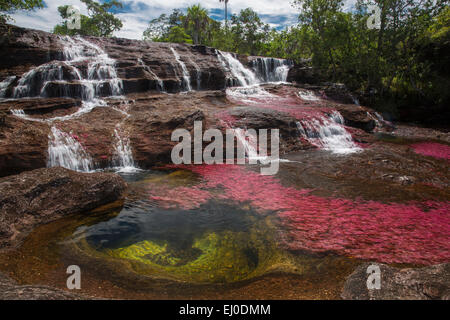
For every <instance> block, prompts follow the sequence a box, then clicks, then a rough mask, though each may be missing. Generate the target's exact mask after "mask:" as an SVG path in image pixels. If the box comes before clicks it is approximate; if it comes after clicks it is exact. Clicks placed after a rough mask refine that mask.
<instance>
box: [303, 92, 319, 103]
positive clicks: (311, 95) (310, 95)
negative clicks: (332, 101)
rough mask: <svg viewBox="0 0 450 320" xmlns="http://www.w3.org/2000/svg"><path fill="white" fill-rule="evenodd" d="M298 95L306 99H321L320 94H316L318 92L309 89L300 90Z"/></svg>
mask: <svg viewBox="0 0 450 320" xmlns="http://www.w3.org/2000/svg"><path fill="white" fill-rule="evenodd" d="M298 96H299V97H300V98H302V99H303V100H306V101H319V100H320V98H319V97H318V96H316V94H315V93H314V92H313V91H308V90H305V91H299V92H298Z"/></svg>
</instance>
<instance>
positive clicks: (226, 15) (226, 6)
mask: <svg viewBox="0 0 450 320" xmlns="http://www.w3.org/2000/svg"><path fill="white" fill-rule="evenodd" d="M219 2H224V3H225V28H228V0H219Z"/></svg>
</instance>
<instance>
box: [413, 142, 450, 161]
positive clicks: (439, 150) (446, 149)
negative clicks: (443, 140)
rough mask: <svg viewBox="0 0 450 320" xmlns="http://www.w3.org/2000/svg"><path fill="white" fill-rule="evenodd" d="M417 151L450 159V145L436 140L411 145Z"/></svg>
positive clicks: (425, 154)
mask: <svg viewBox="0 0 450 320" xmlns="http://www.w3.org/2000/svg"><path fill="white" fill-rule="evenodd" d="M411 148H412V149H413V150H414V152H415V153H418V154H421V155H424V156H429V157H434V158H440V159H447V160H450V146H447V145H445V144H440V143H435V142H421V143H416V144H413V145H411Z"/></svg>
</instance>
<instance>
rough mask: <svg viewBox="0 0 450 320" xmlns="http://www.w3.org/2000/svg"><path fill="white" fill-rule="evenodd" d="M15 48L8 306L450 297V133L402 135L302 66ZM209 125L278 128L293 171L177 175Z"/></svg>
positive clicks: (7, 201) (282, 165)
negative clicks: (377, 275)
mask: <svg viewBox="0 0 450 320" xmlns="http://www.w3.org/2000/svg"><path fill="white" fill-rule="evenodd" d="M2 34H3V35H2V36H1V41H0V42H1V46H2V50H1V53H0V58H1V60H0V61H1V62H0V98H1V99H0V112H1V114H0V117H1V119H0V120H1V121H0V177H2V178H0V190H1V192H0V247H1V250H2V251H1V253H0V271H1V272H3V273H4V274H6V275H5V276H1V277H0V282H1V283H0V290H2V293H0V298H6V299H11V298H21V297H22V298H48V299H53V298H55V299H59V298H63V299H65V298H68V299H72V298H79V297H97V298H98V297H100V298H144V299H161V298H169V299H170V298H181V299H190V298H195V299H210V298H217V299H221V298H226V299H253V298H255V299H256V298H258V299H282V298H285V299H339V298H344V299H372V298H375V299H393V298H401V299H409V298H413V299H445V298H448V287H449V283H448V279H447V278H448V267H447V266H448V265H447V264H446V263H448V262H449V259H450V247H449V242H448V239H449V237H450V216H449V213H450V210H449V209H450V203H449V199H450V194H449V181H450V180H449V178H450V174H449V170H448V164H449V159H450V134H449V132H448V130H443V129H442V128H441V129H439V130H436V129H430V128H421V127H419V126H417V125H413V124H402V123H391V122H389V121H386V120H385V119H383V117H382V115H380V114H378V113H377V112H376V111H375V110H372V109H370V108H367V107H364V106H360V105H358V103H357V101H356V100H355V99H354V97H353V96H352V95H351V94H350V93H349V92H347V90H346V89H345V86H343V85H340V84H330V83H323V79H320V75H319V74H317V71H314V70H311V69H310V68H308V67H307V66H304V65H294V64H293V63H292V62H290V61H287V60H281V59H274V58H265V57H246V56H238V55H233V54H231V53H226V52H219V51H217V50H215V49H213V48H207V47H202V46H192V45H179V44H168V43H150V42H145V41H136V40H127V39H117V38H108V39H102V38H95V37H85V38H68V37H59V36H56V35H52V34H48V33H45V32H41V31H35V30H28V29H22V28H18V27H13V26H11V27H9V31H8V32H7V33H2ZM195 122H197V123H201V125H202V128H203V131H206V130H207V129H218V130H219V131H220V132H222V133H225V132H226V131H227V130H236V129H256V130H258V129H279V133H280V158H281V160H280V161H279V171H278V173H277V174H276V175H274V176H262V175H260V174H259V172H260V170H259V169H260V167H261V166H262V164H256V165H249V164H247V165H244V166H238V165H223V164H216V165H196V166H190V165H187V166H186V165H179V166H175V165H173V164H172V161H171V151H172V149H173V147H174V146H175V145H176V144H177V142H174V141H171V134H172V132H173V131H174V130H176V129H186V130H188V131H189V132H191V133H193V131H194V124H195ZM238 140H239V137H238ZM240 142H241V143H242V144H243V145H244V146H245V149H246V152H247V157H249V154H250V151H251V150H252V149H254V146H252V144H251V143H250V142H249V141H247V140H245V139H241V141H240ZM205 146H206V144H203V148H204V147H205ZM62 167H65V168H62ZM368 262H374V263H378V264H380V266H382V267H381V270H382V273H383V277H384V278H382V281H383V283H385V284H386V287H384V288H383V290H381V291H379V292H375V293H374V292H371V291H368V290H367V289H366V287H365V285H366V281H365V278H364V277H365V276H366V274H365V270H364V268H366V269H367V263H368ZM73 264H75V265H79V266H80V267H81V269H82V270H83V285H82V289H81V290H80V291H79V292H77V294H76V295H73V294H72V293H70V292H69V293H66V292H67V288H66V278H67V274H66V272H65V271H66V268H67V266H68V265H73ZM396 267H397V268H401V269H395V268H396ZM405 268H407V269H405ZM8 277H10V278H8ZM415 284H420V285H421V286H422V287H424V288H425V289H423V290H422V289H420V290H416V289H414V288H415V287H414V286H415ZM41 285H44V287H40V286H41ZM35 288H38V289H35ZM39 288H41V289H42V290H41V289H39ZM51 288H55V289H51ZM64 290H65V291H64ZM78 294H80V295H78Z"/></svg>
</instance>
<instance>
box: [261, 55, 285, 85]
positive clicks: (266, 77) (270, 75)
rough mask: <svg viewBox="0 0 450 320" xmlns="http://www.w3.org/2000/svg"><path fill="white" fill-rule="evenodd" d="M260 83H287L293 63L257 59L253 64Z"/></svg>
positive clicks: (273, 59)
mask: <svg viewBox="0 0 450 320" xmlns="http://www.w3.org/2000/svg"><path fill="white" fill-rule="evenodd" d="M252 65H253V70H254V71H255V73H256V75H257V77H258V79H259V80H260V82H263V83H264V82H286V80H287V76H288V73H289V69H290V68H291V67H292V62H291V61H290V60H285V59H276V58H257V59H255V60H253V62H252Z"/></svg>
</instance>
